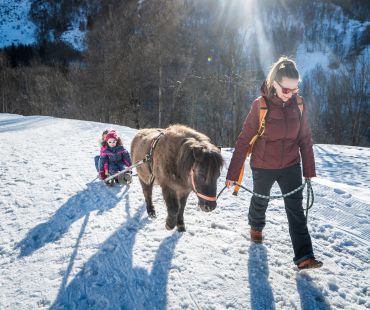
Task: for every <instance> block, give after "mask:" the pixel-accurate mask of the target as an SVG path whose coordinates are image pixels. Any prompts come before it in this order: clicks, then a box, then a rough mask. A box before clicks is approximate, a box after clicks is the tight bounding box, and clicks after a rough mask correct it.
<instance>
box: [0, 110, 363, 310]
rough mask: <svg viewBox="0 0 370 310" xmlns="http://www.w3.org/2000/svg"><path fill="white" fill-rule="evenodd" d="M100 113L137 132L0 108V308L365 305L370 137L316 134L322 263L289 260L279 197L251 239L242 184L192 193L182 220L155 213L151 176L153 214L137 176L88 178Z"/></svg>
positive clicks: (313, 226) (314, 230)
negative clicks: (182, 228)
mask: <svg viewBox="0 0 370 310" xmlns="http://www.w3.org/2000/svg"><path fill="white" fill-rule="evenodd" d="M106 127H113V128H115V129H116V130H118V131H119V133H120V134H121V136H122V137H123V140H124V144H125V145H126V146H129V145H130V142H131V139H132V138H133V136H134V134H135V132H136V131H135V130H134V129H130V128H127V127H122V126H115V125H106V124H101V123H94V122H84V121H77V120H67V119H57V118H52V117H41V116H30V117H23V116H19V115H10V114H0V218H1V225H0V288H1V289H0V309H42V308H44V309H46V308H51V309H366V308H370V299H369V294H370V291H369V284H370V283H369V279H370V270H369V267H370V225H369V224H370V149H369V148H356V147H349V146H338V145H316V146H315V154H316V161H317V172H318V175H319V177H318V178H316V179H314V180H313V187H314V191H315V194H316V196H315V204H314V207H313V208H312V209H311V211H310V213H309V218H308V220H309V229H310V231H311V236H312V238H313V243H314V249H315V254H316V256H317V258H319V259H320V260H323V262H324V266H323V267H322V268H321V269H316V270H311V271H301V272H297V271H296V270H295V269H294V265H293V263H292V257H293V252H292V247H291V244H290V239H289V233H288V225H287V220H286V216H285V212H284V207H283V204H282V201H280V200H279V201H277V200H274V201H271V202H270V206H269V208H268V211H267V226H266V229H265V233H266V239H265V242H264V243H263V244H262V245H255V244H251V242H250V240H249V234H248V225H247V212H248V205H249V200H250V195H249V194H248V193H246V192H241V193H240V194H239V196H238V197H235V196H232V195H231V190H228V191H226V192H224V193H223V194H222V195H221V197H220V199H219V203H218V207H217V209H216V210H215V211H213V212H211V213H203V212H202V211H200V210H199V209H197V207H196V199H195V196H194V195H193V194H191V196H190V199H189V200H188V204H187V207H186V209H185V223H186V225H187V232H185V233H182V234H181V233H178V232H175V231H167V230H166V229H165V227H164V222H165V216H166V211H165V207H164V203H163V199H162V196H161V193H160V190H159V188H156V189H155V192H154V197H153V198H154V202H155V203H156V206H157V213H158V217H157V218H156V219H155V220H152V219H149V218H148V217H147V215H146V211H145V205H144V198H143V195H142V192H141V188H140V185H139V182H138V179H137V178H134V181H133V183H132V185H131V186H130V188H127V187H119V186H117V187H114V188H107V187H106V186H105V185H104V184H102V183H101V182H99V181H98V180H97V179H96V178H95V177H96V172H95V170H94V164H93V157H94V156H95V155H96V154H97V153H98V149H99V147H98V142H97V140H98V138H99V135H100V133H101V131H102V130H103V129H105V128H106ZM157 151H160V150H157ZM223 156H224V158H225V159H226V162H227V163H228V161H229V160H230V156H231V152H229V151H227V150H226V149H225V150H223ZM226 166H227V165H226ZM225 173H226V167H225V168H224V170H223V173H222V176H221V178H220V180H219V189H221V188H222V187H223V182H224V177H225ZM247 175H248V177H247V180H245V184H247V185H249V186H250V184H251V180H250V173H249V172H248V173H247ZM276 191H277V190H276Z"/></svg>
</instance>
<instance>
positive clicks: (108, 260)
mask: <svg viewBox="0 0 370 310" xmlns="http://www.w3.org/2000/svg"><path fill="white" fill-rule="evenodd" d="M126 203H127V205H126V211H127V214H128V217H127V221H126V223H125V224H124V225H123V226H122V227H121V228H120V229H118V230H117V231H116V232H115V233H114V234H113V235H112V236H111V237H110V238H109V239H108V240H107V241H106V242H105V243H104V244H103V245H102V246H101V249H100V251H99V252H98V253H96V254H95V255H94V256H92V257H91V258H90V259H89V261H88V262H87V263H86V264H85V265H84V267H83V268H82V270H81V271H80V272H79V273H78V274H77V275H76V277H75V278H74V279H73V280H72V281H71V282H70V283H69V285H68V286H67V287H64V285H65V283H66V282H67V279H63V283H62V285H61V287H60V290H59V293H58V296H57V298H56V300H55V302H54V304H53V305H52V306H51V307H50V309H130V310H131V309H166V308H167V292H166V291H167V282H168V274H169V271H170V269H171V260H172V257H173V254H174V251H175V247H176V244H177V242H178V240H179V239H180V237H181V234H180V233H177V232H176V233H174V234H173V235H171V236H169V237H167V238H165V239H164V240H163V241H162V242H161V244H160V246H159V248H158V251H157V253H156V257H155V260H154V262H153V264H152V270H151V271H149V270H146V269H144V268H139V267H134V266H133V247H134V244H135V238H136V234H137V233H138V231H139V230H140V229H141V228H143V227H144V226H145V225H146V224H147V223H148V222H149V219H148V218H147V217H146V212H145V210H146V208H145V207H144V206H142V207H140V208H139V210H138V211H137V212H136V213H135V214H134V215H133V216H132V217H131V216H130V214H129V212H128V210H129V206H128V200H127V201H126ZM143 214H145V215H144V217H143V218H142V216H143ZM67 275H68V271H67Z"/></svg>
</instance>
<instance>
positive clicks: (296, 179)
mask: <svg viewBox="0 0 370 310" xmlns="http://www.w3.org/2000/svg"><path fill="white" fill-rule="evenodd" d="M252 173H253V191H254V192H255V193H258V194H261V195H265V196H269V195H270V190H271V187H272V185H273V184H274V183H275V181H276V182H277V183H278V185H279V187H280V190H281V192H282V193H283V194H286V193H288V192H290V191H292V190H294V189H296V188H297V187H299V186H301V185H302V172H301V166H300V164H296V165H294V166H290V167H287V168H284V169H260V168H252ZM302 192H303V190H300V191H298V192H296V193H294V194H293V195H290V196H288V197H285V198H284V203H285V211H286V214H287V217H288V224H289V234H290V238H291V240H292V245H293V250H294V256H295V257H294V259H293V261H294V262H295V263H296V264H299V263H300V262H302V261H303V260H305V259H307V258H310V257H314V255H313V249H312V242H311V237H310V234H309V233H308V229H307V222H306V217H305V215H304V211H303V206H302V201H303V195H302ZM268 202H269V200H268V199H264V198H259V197H256V196H253V197H252V199H251V204H250V208H249V214H248V222H249V225H250V226H251V227H252V228H253V229H256V230H259V231H262V230H263V228H264V227H265V225H266V209H267V205H268Z"/></svg>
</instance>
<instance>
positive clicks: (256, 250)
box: [248, 243, 275, 310]
mask: <svg viewBox="0 0 370 310" xmlns="http://www.w3.org/2000/svg"><path fill="white" fill-rule="evenodd" d="M268 276H269V267H268V261H267V251H266V248H265V246H264V245H261V244H259V245H257V244H255V243H252V244H251V245H250V247H249V259H248V280H249V287H250V293H251V309H252V310H259V309H260V310H267V309H275V300H274V294H273V292H272V288H271V285H270V282H269V280H268Z"/></svg>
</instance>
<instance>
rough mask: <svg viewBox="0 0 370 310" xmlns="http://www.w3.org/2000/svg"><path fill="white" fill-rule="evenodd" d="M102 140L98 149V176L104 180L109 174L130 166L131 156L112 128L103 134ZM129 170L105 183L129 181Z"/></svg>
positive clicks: (127, 182) (126, 182) (128, 182)
mask: <svg viewBox="0 0 370 310" xmlns="http://www.w3.org/2000/svg"><path fill="white" fill-rule="evenodd" d="M103 135H105V136H104V141H103V142H102V146H101V149H100V157H99V162H98V164H99V166H98V168H99V169H98V171H99V177H100V179H102V180H105V179H106V178H107V177H109V176H110V175H113V174H116V173H117V172H119V171H122V170H124V169H125V168H127V167H129V166H131V158H130V154H129V152H128V151H127V150H126V149H125V148H124V147H123V145H122V140H121V138H120V137H119V136H118V134H117V132H116V131H114V130H111V131H109V132H108V133H106V134H104V132H103ZM131 173H132V172H131V171H128V172H126V173H123V174H121V175H119V176H117V178H115V179H112V180H110V181H109V182H108V183H107V184H108V185H113V184H114V183H115V182H116V183H120V184H130V183H131V178H132V177H131Z"/></svg>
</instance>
